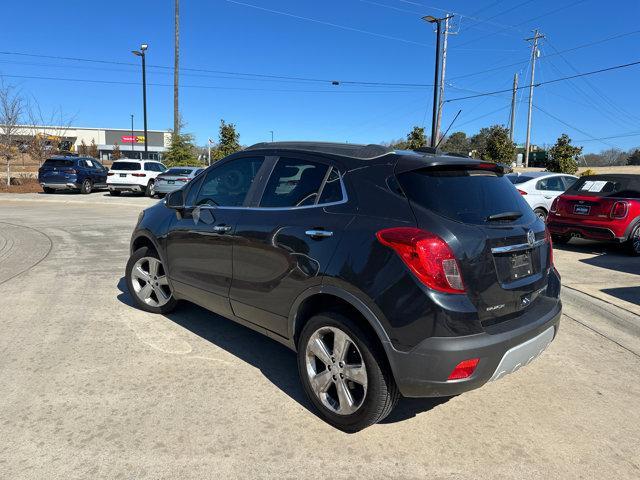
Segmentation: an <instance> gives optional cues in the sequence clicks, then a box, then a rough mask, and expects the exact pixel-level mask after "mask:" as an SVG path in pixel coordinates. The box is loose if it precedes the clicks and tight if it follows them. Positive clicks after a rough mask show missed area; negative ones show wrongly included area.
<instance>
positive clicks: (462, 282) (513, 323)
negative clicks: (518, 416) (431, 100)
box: [126, 142, 561, 431]
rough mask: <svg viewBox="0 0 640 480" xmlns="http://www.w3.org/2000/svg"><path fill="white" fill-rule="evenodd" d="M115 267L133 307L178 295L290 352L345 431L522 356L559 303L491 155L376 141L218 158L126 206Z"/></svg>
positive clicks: (546, 242)
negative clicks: (123, 255) (122, 260)
mask: <svg viewBox="0 0 640 480" xmlns="http://www.w3.org/2000/svg"><path fill="white" fill-rule="evenodd" d="M126 277H127V283H128V287H129V290H130V291H131V294H132V296H133V298H134V300H135V302H136V303H137V305H139V306H140V307H141V308H142V309H144V310H147V311H150V312H156V313H166V312H169V311H170V310H172V309H173V308H174V307H175V306H176V302H177V301H178V300H187V301H190V302H193V303H196V304H198V305H201V306H203V307H205V308H207V309H209V310H211V311H214V312H216V313H219V314H221V315H223V316H225V317H228V318H231V319H233V320H235V321H237V322H239V323H241V324H242V325H245V326H247V327H249V328H252V329H254V330H257V331H259V332H261V333H263V334H265V335H267V336H269V337H271V338H273V339H275V340H277V341H279V342H281V343H283V344H285V345H287V346H288V347H290V348H292V349H293V350H295V351H296V352H297V358H298V368H299V373H300V378H301V380H302V384H303V385H304V389H305V391H306V393H307V394H308V396H309V398H310V400H311V402H313V404H314V405H315V406H316V407H317V409H318V410H319V412H320V414H321V416H322V417H323V418H324V419H325V420H326V421H328V422H329V423H331V424H332V425H334V426H336V427H338V428H340V429H342V430H345V431H356V430H359V429H362V428H364V427H366V426H368V425H371V424H373V423H375V422H378V421H379V420H381V419H383V418H384V417H385V416H386V415H388V414H389V412H391V410H392V409H393V407H394V406H395V405H396V403H397V401H398V399H399V397H400V395H403V396H406V397H436V396H451V395H457V394H459V393H462V392H465V391H467V390H471V389H474V388H477V387H480V386H481V385H483V384H484V383H486V382H488V381H490V380H496V379H498V378H501V377H502V376H503V375H505V374H508V373H511V372H513V371H515V370H516V369H518V368H519V367H521V366H523V365H526V364H527V363H529V362H531V361H532V360H533V359H534V358H535V357H536V356H538V355H539V354H540V353H541V352H542V351H543V350H544V349H545V348H546V347H547V346H548V345H549V343H550V342H551V341H552V340H553V339H554V337H555V335H556V333H557V330H558V324H559V319H560V312H561V304H560V300H559V294H560V277H559V275H558V273H557V271H556V270H555V268H554V266H553V251H552V246H551V241H550V236H549V234H548V232H547V231H546V230H545V225H544V223H543V222H542V221H541V220H540V219H539V218H538V217H537V216H536V215H535V214H534V213H533V212H532V210H531V208H529V206H528V205H527V203H526V202H525V201H524V200H523V199H522V197H521V195H520V194H519V193H518V191H517V190H516V189H515V188H514V186H513V185H512V184H511V182H510V181H509V180H508V179H507V178H505V177H504V176H503V171H502V170H501V167H499V166H497V165H496V164H493V163H485V162H481V161H477V160H471V159H468V158H460V157H456V156H451V155H446V154H443V153H440V152H435V151H434V152H415V151H394V150H391V149H388V148H385V147H381V146H377V145H368V146H362V145H349V144H326V143H324V144H323V143H310V142H309V143H306V142H302V143H293V142H282V143H266V144H258V145H254V146H253V147H250V148H248V149H246V150H244V151H242V152H239V153H236V154H233V155H231V156H229V157H227V158H225V159H223V160H220V161H218V162H217V163H216V164H215V165H213V166H211V167H209V168H208V169H207V170H205V171H204V172H203V173H201V174H200V175H199V176H198V177H196V178H195V179H194V180H192V181H191V182H190V183H189V184H187V185H186V186H185V187H183V188H182V189H181V190H178V191H175V192H173V193H171V194H169V195H168V196H167V197H166V199H165V200H164V201H163V202H160V203H158V204H157V205H155V206H153V207H151V208H149V209H147V210H145V211H144V212H143V213H142V214H141V215H140V219H139V221H138V224H137V226H136V228H135V231H134V233H133V237H132V240H131V257H130V259H129V262H128V264H127V270H126Z"/></svg>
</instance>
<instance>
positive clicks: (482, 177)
mask: <svg viewBox="0 0 640 480" xmlns="http://www.w3.org/2000/svg"><path fill="white" fill-rule="evenodd" d="M398 180H399V181H400V184H401V185H402V188H403V189H404V191H405V193H406V194H407V196H408V197H409V198H410V199H411V200H412V201H414V202H416V203H417V204H419V205H421V206H423V207H425V208H428V209H429V210H431V211H433V212H435V213H438V214H440V215H442V216H444V217H448V218H451V219H453V220H457V221H460V222H464V223H473V224H478V225H479V224H484V223H486V219H487V217H488V216H489V215H494V214H497V213H504V212H514V211H516V212H520V213H522V217H520V221H530V220H532V219H533V218H532V216H533V212H532V211H531V208H530V207H529V205H528V204H527V203H526V202H525V201H524V200H523V199H522V195H520V194H519V193H518V191H517V190H516V189H515V188H514V186H513V185H512V184H511V182H509V180H508V179H507V178H505V177H504V176H501V175H497V174H495V173H493V172H487V171H482V170H431V169H424V170H415V171H411V172H407V173H402V174H400V175H398Z"/></svg>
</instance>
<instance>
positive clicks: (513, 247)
mask: <svg viewBox="0 0 640 480" xmlns="http://www.w3.org/2000/svg"><path fill="white" fill-rule="evenodd" d="M545 243H546V240H544V239H542V240H536V241H535V242H533V244H531V245H529V244H528V243H518V244H516V245H506V246H504V247H493V248H492V249H491V253H509V252H519V251H521V250H529V249H531V248H536V247H540V246H542V245H544V244H545Z"/></svg>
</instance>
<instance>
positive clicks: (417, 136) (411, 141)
mask: <svg viewBox="0 0 640 480" xmlns="http://www.w3.org/2000/svg"><path fill="white" fill-rule="evenodd" d="M427 144H428V142H427V137H426V135H425V134H424V127H418V126H416V127H413V130H411V131H410V132H409V134H408V135H407V144H406V145H407V148H408V149H409V150H415V149H417V148H422V147H426V146H427Z"/></svg>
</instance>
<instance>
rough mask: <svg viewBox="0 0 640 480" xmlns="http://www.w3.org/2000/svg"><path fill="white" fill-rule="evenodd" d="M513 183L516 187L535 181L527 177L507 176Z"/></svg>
mask: <svg viewBox="0 0 640 480" xmlns="http://www.w3.org/2000/svg"><path fill="white" fill-rule="evenodd" d="M505 176H506V177H507V178H508V179H509V181H510V182H511V183H513V184H514V185H518V184H519V183H524V182H528V181H529V180H533V177H528V176H526V175H505Z"/></svg>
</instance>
